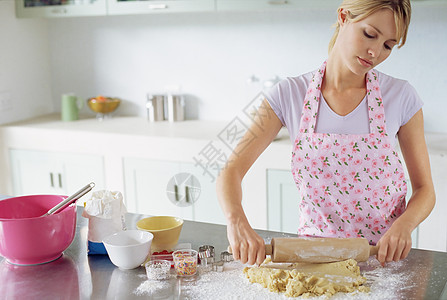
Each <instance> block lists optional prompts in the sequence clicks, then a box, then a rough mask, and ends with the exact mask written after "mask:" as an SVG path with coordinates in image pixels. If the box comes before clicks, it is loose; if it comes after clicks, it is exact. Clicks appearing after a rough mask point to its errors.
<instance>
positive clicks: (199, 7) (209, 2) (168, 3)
mask: <svg viewBox="0 0 447 300" xmlns="http://www.w3.org/2000/svg"><path fill="white" fill-rule="evenodd" d="M214 9H215V4H214V0H164V1H153V0H136V1H127V0H108V8H107V12H108V14H110V15H121V14H151V13H173V12H204V11H214Z"/></svg>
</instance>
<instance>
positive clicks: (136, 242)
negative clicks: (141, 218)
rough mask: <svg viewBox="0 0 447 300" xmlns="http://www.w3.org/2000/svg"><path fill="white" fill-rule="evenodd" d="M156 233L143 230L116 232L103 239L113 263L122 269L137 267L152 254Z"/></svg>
mask: <svg viewBox="0 0 447 300" xmlns="http://www.w3.org/2000/svg"><path fill="white" fill-rule="evenodd" d="M153 238H154V235H153V234H152V233H150V232H146V231H141V230H126V231H120V232H117V233H114V234H112V235H109V236H107V237H105V238H104V240H103V241H102V242H103V243H104V246H105V247H106V250H107V253H108V254H109V258H110V260H111V261H112V263H113V264H114V265H115V266H117V267H119V268H121V269H135V268H137V267H139V266H140V265H141V264H142V263H144V262H145V261H146V258H147V257H148V255H149V254H150V250H151V243H152V239H153Z"/></svg>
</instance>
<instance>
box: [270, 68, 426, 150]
mask: <svg viewBox="0 0 447 300" xmlns="http://www.w3.org/2000/svg"><path fill="white" fill-rule="evenodd" d="M375 71H376V72H377V74H378V78H379V87H380V92H381V94H382V99H383V104H384V108H385V121H386V130H387V132H388V136H389V137H390V138H392V139H393V138H394V144H395V145H396V143H397V133H398V131H399V128H400V127H401V126H403V125H405V124H406V123H407V122H408V121H409V120H410V119H411V118H412V117H413V116H414V114H415V113H416V112H417V111H419V110H420V109H421V107H422V105H423V102H422V100H421V99H420V97H419V95H418V94H417V93H416V90H415V89H414V88H413V86H411V85H410V84H409V83H408V82H407V81H405V80H401V79H397V78H393V77H391V76H389V75H386V74H384V73H381V72H378V71H377V70H375ZM312 75H313V72H309V73H306V74H303V75H300V76H298V77H288V78H286V79H283V80H281V81H280V82H279V83H278V84H276V85H275V86H273V87H272V88H271V89H270V90H269V91H267V92H266V93H265V96H266V98H267V101H268V102H269V104H270V106H271V107H272V109H273V111H274V112H275V113H276V115H277V116H278V118H279V119H280V120H281V123H282V124H283V126H285V127H286V128H287V130H288V131H289V134H290V140H291V141H292V143H293V142H294V141H295V138H296V136H297V134H298V132H299V128H300V120H301V111H302V108H303V102H304V97H305V95H306V92H307V88H308V86H309V82H310V80H311V79H312ZM315 132H320V133H338V134H363V133H369V118H368V105H367V100H366V97H365V98H364V99H363V100H362V102H361V103H360V104H359V105H358V106H357V107H356V108H355V109H354V110H353V111H352V112H350V113H349V114H347V115H346V116H340V115H338V114H337V113H335V112H334V111H333V110H332V109H331V108H330V107H329V105H328V104H327V103H326V101H325V100H324V98H323V95H321V99H320V105H319V109H318V117H317V124H316V129H315Z"/></svg>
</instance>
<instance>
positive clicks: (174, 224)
mask: <svg viewBox="0 0 447 300" xmlns="http://www.w3.org/2000/svg"><path fill="white" fill-rule="evenodd" d="M182 227H183V220H182V219H180V218H177V217H170V216H155V217H149V218H144V219H141V220H139V221H138V222H137V228H138V229H139V230H143V231H149V232H150V233H152V234H153V235H154V239H153V241H152V246H151V251H152V252H154V251H161V250H172V249H173V248H174V246H175V245H177V243H178V239H179V237H180V232H181V231H182Z"/></svg>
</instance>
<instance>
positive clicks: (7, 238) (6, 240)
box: [0, 195, 76, 265]
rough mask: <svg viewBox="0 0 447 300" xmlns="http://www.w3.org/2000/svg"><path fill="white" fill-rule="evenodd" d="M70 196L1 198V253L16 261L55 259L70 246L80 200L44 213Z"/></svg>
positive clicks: (11, 261) (12, 261)
mask: <svg viewBox="0 0 447 300" xmlns="http://www.w3.org/2000/svg"><path fill="white" fill-rule="evenodd" d="M65 198H67V196H57V195H31V196H22V197H15V198H9V199H5V200H1V201H0V255H1V256H3V257H5V258H6V260H7V261H8V262H10V263H12V264H18V265H35V264H42V263H46V262H50V261H53V260H55V259H57V258H59V257H60V256H61V255H62V252H63V251H64V250H65V249H67V248H68V246H70V244H71V242H72V241H73V238H74V236H75V231H76V204H71V205H70V206H68V207H66V208H65V209H63V210H62V211H60V212H58V213H56V214H53V215H49V216H45V217H42V215H43V214H45V213H46V212H47V211H48V210H49V209H50V208H52V207H54V206H55V205H56V204H58V203H59V202H61V201H62V200H64V199H65Z"/></svg>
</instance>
